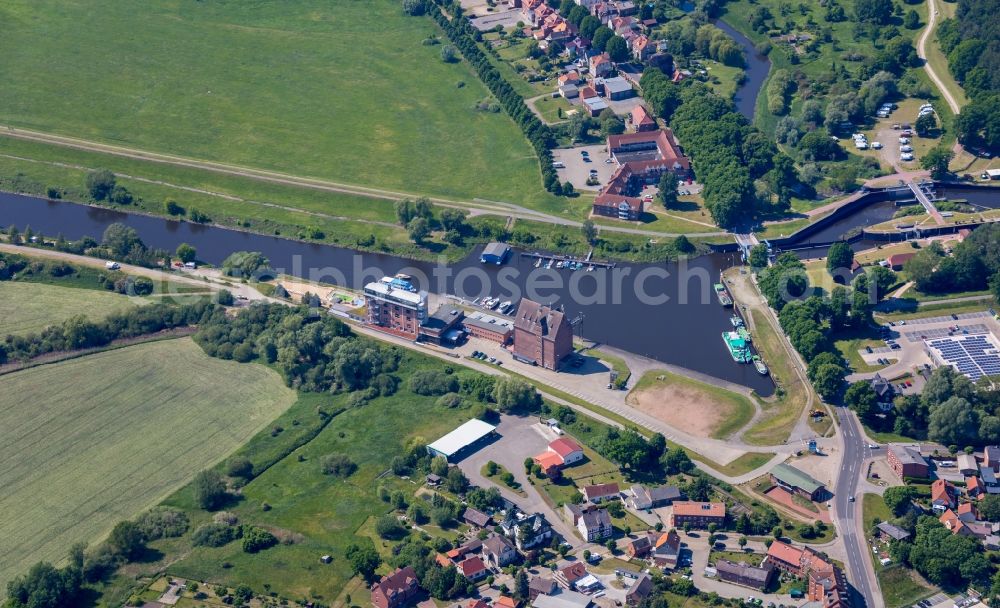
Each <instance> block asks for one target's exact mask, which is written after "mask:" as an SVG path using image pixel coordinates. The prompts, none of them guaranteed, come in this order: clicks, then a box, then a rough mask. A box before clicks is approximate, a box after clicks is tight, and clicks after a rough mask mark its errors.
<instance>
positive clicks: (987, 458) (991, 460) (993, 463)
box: [983, 445, 1000, 473]
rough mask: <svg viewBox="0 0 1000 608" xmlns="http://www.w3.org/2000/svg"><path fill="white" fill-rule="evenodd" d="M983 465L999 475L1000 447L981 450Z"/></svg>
mask: <svg viewBox="0 0 1000 608" xmlns="http://www.w3.org/2000/svg"><path fill="white" fill-rule="evenodd" d="M983 465H984V466H986V467H989V468H990V469H993V472H995V473H1000V446H995V445H988V446H986V448H985V449H984V450H983Z"/></svg>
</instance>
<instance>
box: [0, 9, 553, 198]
mask: <svg viewBox="0 0 1000 608" xmlns="http://www.w3.org/2000/svg"><path fill="white" fill-rule="evenodd" d="M0 19H2V20H3V21H4V22H6V23H8V24H10V26H11V27H10V32H9V33H8V34H9V35H7V36H4V38H3V40H2V41H0V53H2V54H3V56H4V57H5V58H6V61H4V63H3V66H2V67H0V78H2V79H3V81H4V83H5V86H4V88H3V91H2V92H0V107H2V108H3V111H2V112H0V120H2V121H4V122H8V123H11V124H14V125H17V126H22V127H25V128H33V129H38V130H43V131H49V132H56V133H60V134H65V135H72V136H77V137H81V138H85V139H94V140H99V141H104V142H108V143H116V144H126V145H130V146H134V147H138V148H143V149H149V150H153V151H161V152H170V153H176V154H180V155H184V156H192V157H196V158H204V159H209V160H217V161H225V162H230V163H235V164H241V165H247V166H253V167H260V168H265V169H276V170H282V171H287V172H290V173H294V174H296V175H308V176H314V177H322V178H329V179H335V180H341V181H344V182H348V183H357V184H365V185H372V186H378V187H385V188H395V189H403V190H405V191H410V192H425V193H428V194H437V195H442V196H453V197H466V198H468V197H481V198H485V199H493V200H496V199H504V200H510V201H516V202H518V203H530V204H537V205H554V206H558V205H559V201H558V199H556V198H555V197H552V196H550V195H548V194H547V193H545V191H544V189H543V188H542V184H541V179H540V176H539V170H538V161H537V159H536V157H535V155H534V154H533V153H532V150H531V148H530V146H529V144H528V142H527V141H526V140H525V138H524V137H523V136H522V135H521V133H520V132H519V131H518V129H517V127H516V126H515V125H514V124H513V122H512V121H511V120H510V119H509V118H508V117H507V116H505V115H504V114H502V113H498V114H494V113H490V112H479V111H477V110H475V109H474V108H473V106H474V104H475V103H476V102H477V101H479V100H481V99H483V98H484V97H486V96H487V95H488V93H487V91H486V88H485V87H484V86H483V85H482V84H481V83H480V82H479V81H478V79H477V77H476V75H475V73H474V72H473V71H472V70H471V69H470V68H469V66H468V65H467V64H466V63H464V62H461V63H456V64H448V63H445V62H443V61H442V60H441V59H440V48H441V47H440V46H438V45H425V44H422V41H423V40H425V39H427V38H430V37H433V36H440V35H441V32H440V30H439V29H438V28H437V26H436V25H435V24H434V22H433V21H432V20H431V19H429V18H427V17H406V16H404V15H403V13H402V11H400V8H399V3H398V2H394V1H392V0H376V1H375V2H365V3H358V2H348V3H338V4H337V5H336V6H333V5H330V4H329V3H326V2H322V1H320V0H306V1H304V2H298V3H295V4H293V5H289V4H288V3H285V2H278V1H276V0H260V1H257V2H253V3H250V4H247V3H236V2H222V3H205V2H198V1H196V0H152V1H150V2H146V3H143V8H142V10H141V11H139V10H133V8H132V7H130V6H128V5H124V4H122V3H120V2H114V1H112V0H95V1H92V2H82V1H79V0H75V1H70V2H62V1H57V0H42V1H40V2H32V1H28V0H12V1H11V2H6V3H4V5H3V6H2V7H0ZM193 65H197V66H198V69H196V70H192V69H191V66H193ZM460 82H461V83H463V84H461V85H459V83H460ZM456 132H458V133H461V137H455V136H454V133H456Z"/></svg>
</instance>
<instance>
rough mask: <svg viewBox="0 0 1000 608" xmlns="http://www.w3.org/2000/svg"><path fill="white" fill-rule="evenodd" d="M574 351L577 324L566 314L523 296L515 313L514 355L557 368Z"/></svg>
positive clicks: (545, 366)
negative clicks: (574, 335)
mask: <svg viewBox="0 0 1000 608" xmlns="http://www.w3.org/2000/svg"><path fill="white" fill-rule="evenodd" d="M572 352H573V327H572V326H571V325H570V324H569V321H568V320H567V319H566V315H565V314H564V313H563V312H562V311H560V310H556V309H554V308H549V307H548V306H543V305H541V304H539V303H538V302H534V301H532V300H529V299H527V298H522V299H521V303H520V304H519V305H518V307H517V315H516V316H515V317H514V358H515V359H518V360H519V361H524V362H526V363H533V364H535V365H538V366H540V367H544V368H545V369H552V370H555V369H558V368H559V362H560V361H562V360H563V359H564V358H565V357H566V355H569V354H570V353H572Z"/></svg>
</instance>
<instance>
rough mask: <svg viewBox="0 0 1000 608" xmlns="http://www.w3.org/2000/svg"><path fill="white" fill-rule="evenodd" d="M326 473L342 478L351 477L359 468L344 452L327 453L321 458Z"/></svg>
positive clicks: (321, 464) (321, 465)
mask: <svg viewBox="0 0 1000 608" xmlns="http://www.w3.org/2000/svg"><path fill="white" fill-rule="evenodd" d="M320 467H321V468H322V470H323V474H324V475H333V476H335V477H340V478H341V479H343V478H346V477H350V476H351V474H352V473H354V471H356V470H357V469H358V465H356V464H354V462H352V461H351V459H350V458H348V457H347V456H346V455H344V454H327V455H326V456H324V457H323V458H322V459H321V460H320Z"/></svg>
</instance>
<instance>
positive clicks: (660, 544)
mask: <svg viewBox="0 0 1000 608" xmlns="http://www.w3.org/2000/svg"><path fill="white" fill-rule="evenodd" d="M650 556H651V557H652V558H653V563H655V564H656V565H657V566H659V567H660V568H663V569H664V570H667V569H670V570H673V569H675V568H677V562H678V561H679V560H680V557H681V537H680V535H678V534H677V530H670V531H669V532H660V533H657V534H656V538H655V539H654V540H653V548H652V552H651V553H650Z"/></svg>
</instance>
